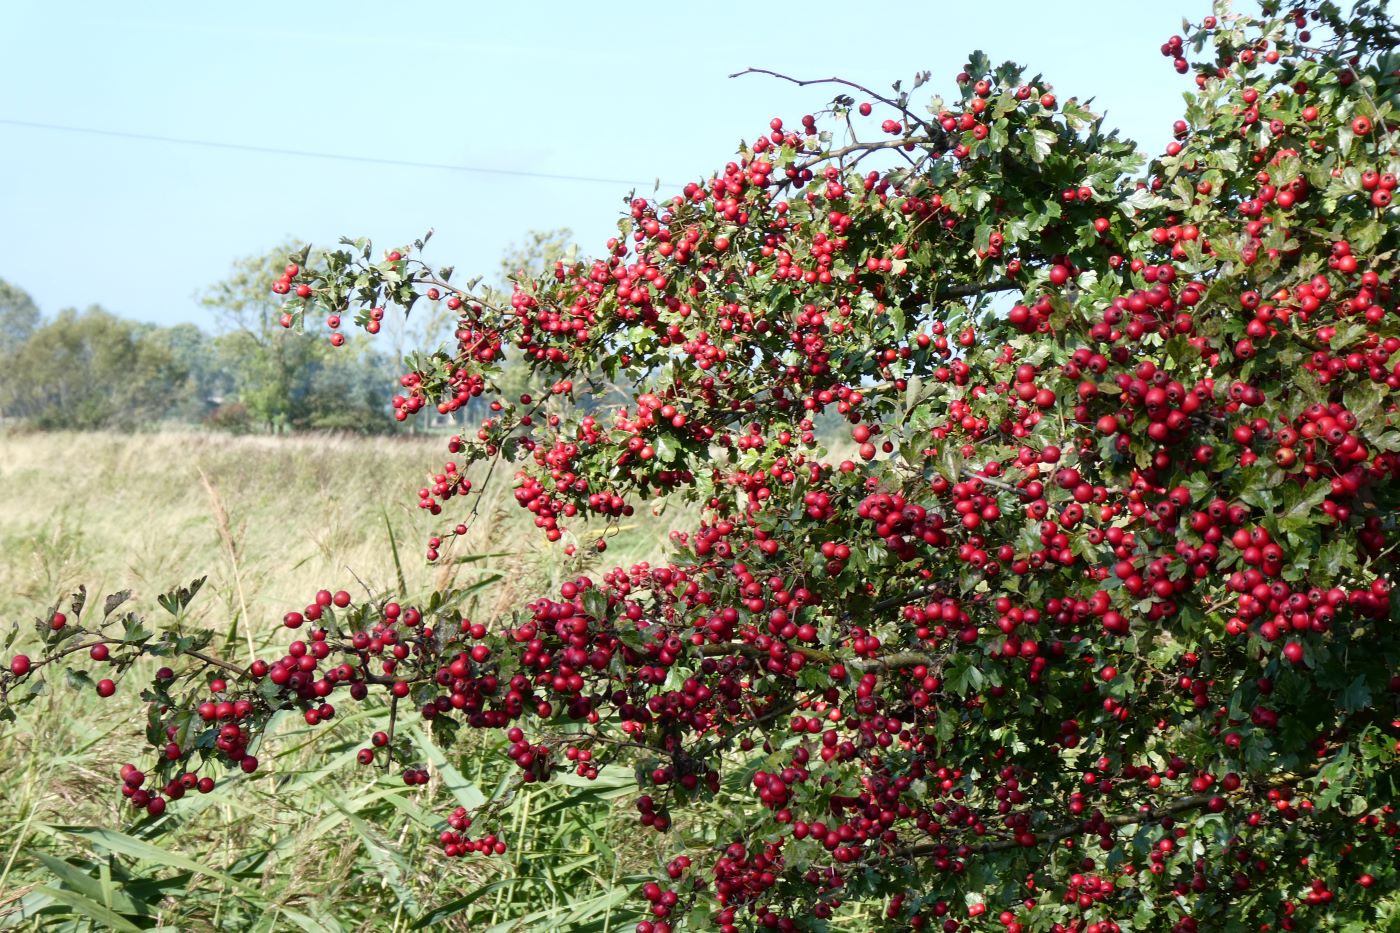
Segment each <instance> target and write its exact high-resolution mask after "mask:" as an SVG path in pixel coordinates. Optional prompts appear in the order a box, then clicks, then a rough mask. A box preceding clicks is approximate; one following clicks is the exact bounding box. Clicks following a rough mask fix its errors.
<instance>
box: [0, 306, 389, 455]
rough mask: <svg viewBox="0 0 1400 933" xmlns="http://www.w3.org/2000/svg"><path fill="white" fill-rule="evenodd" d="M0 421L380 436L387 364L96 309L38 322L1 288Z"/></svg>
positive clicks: (365, 347)
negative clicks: (376, 433) (137, 319)
mask: <svg viewBox="0 0 1400 933" xmlns="http://www.w3.org/2000/svg"><path fill="white" fill-rule="evenodd" d="M0 327H3V332H0V416H3V417H4V419H5V420H6V421H7V422H9V421H13V420H16V419H18V420H20V421H22V422H24V423H26V424H29V425H32V426H34V427H37V428H45V429H53V428H70V429H95V428H109V429H121V430H138V429H143V428H151V427H156V426H160V425H163V424H169V423H171V422H177V423H181V424H187V425H206V426H209V427H212V428H218V429H221V430H229V431H303V430H349V431H388V430H393V426H394V424H395V422H394V421H393V419H392V418H391V417H390V416H389V404H388V400H389V398H390V397H391V396H392V392H393V387H394V385H395V380H396V378H397V376H398V375H399V373H400V369H399V367H398V364H397V362H396V361H395V360H394V359H393V357H392V356H391V355H390V354H387V353H384V352H382V351H380V350H378V349H376V348H374V347H373V346H371V345H370V343H369V341H368V340H365V339H361V340H352V341H349V342H347V344H346V345H345V346H344V347H340V348H339V349H337V348H334V347H332V346H330V344H329V343H328V342H327V341H326V339H325V336H324V334H322V335H319V336H315V335H312V334H305V333H296V332H294V331H288V330H281V329H280V328H279V329H278V331H277V332H267V333H253V332H247V331H243V330H232V331H230V332H228V333H223V334H217V335H214V334H210V333H207V332H205V331H204V330H202V329H201V328H199V327H197V326H196V325H194V324H177V325H175V326H173V327H160V326H157V325H154V324H141V323H137V322H134V321H129V320H126V319H124V318H120V317H117V316H116V315H114V314H112V313H111V312H109V311H106V310H104V309H103V308H102V307H100V306H97V305H94V306H91V307H89V308H87V309H86V310H83V311H78V310H75V309H71V308H70V309H66V310H63V311H60V312H58V314H56V315H54V316H52V317H43V316H41V315H40V314H39V311H38V309H37V308H36V307H35V305H34V302H33V301H32V300H31V299H30V297H29V295H28V294H26V293H25V292H24V291H22V290H21V289H19V288H16V287H14V286H13V285H9V284H6V283H0Z"/></svg>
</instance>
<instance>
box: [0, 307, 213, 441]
mask: <svg viewBox="0 0 1400 933" xmlns="http://www.w3.org/2000/svg"><path fill="white" fill-rule="evenodd" d="M7 362H8V364H9V365H8V366H7V367H6V374H5V376H4V378H3V384H0V385H2V386H3V392H4V402H3V404H4V407H5V409H6V411H7V412H9V413H12V414H14V415H17V416H20V417H23V418H28V419H30V420H31V421H33V422H34V423H35V424H36V425H38V426H39V427H47V428H113V427H119V428H126V429H131V428H137V427H146V426H149V425H151V424H152V423H154V422H157V421H159V420H160V419H161V418H162V417H164V416H165V415H166V414H167V413H168V412H170V411H171V410H172V409H175V408H178V407H179V406H181V405H183V404H185V403H187V402H188V401H189V399H190V398H191V397H192V387H191V386H190V384H189V382H188V380H189V372H190V370H189V363H188V361H187V360H185V359H183V358H178V357H176V356H175V355H173V354H172V353H171V350H170V348H169V347H167V346H163V345H162V344H161V342H160V341H158V340H152V339H148V333H147V331H146V329H145V328H143V327H142V326H140V325H137V324H134V323H132V322H130V321H125V320H123V319H121V318H119V317H117V316H116V315H114V314H111V313H110V312H108V311H106V310H104V309H102V308H101V307H99V306H96V305H94V306H92V307H89V308H88V309H87V310H86V311H83V312H81V313H80V312H78V311H76V310H73V309H71V308H69V309H66V310H63V311H60V312H59V314H58V315H57V316H56V317H55V318H53V319H52V320H50V321H47V322H45V323H43V324H41V325H40V326H39V327H38V328H37V329H36V330H35V331H34V332H33V333H32V334H31V335H30V337H29V339H28V340H27V341H25V342H24V343H23V344H21V345H20V346H19V347H18V348H17V349H16V350H14V351H12V352H11V354H10V355H9V356H8V357H7Z"/></svg>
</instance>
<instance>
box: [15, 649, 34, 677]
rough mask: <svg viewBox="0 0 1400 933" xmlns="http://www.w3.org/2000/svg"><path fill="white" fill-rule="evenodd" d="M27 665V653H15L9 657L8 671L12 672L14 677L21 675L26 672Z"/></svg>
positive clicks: (27, 671)
mask: <svg viewBox="0 0 1400 933" xmlns="http://www.w3.org/2000/svg"><path fill="white" fill-rule="evenodd" d="M29 666H30V665H29V656H28V655H25V654H17V655H15V656H14V657H13V658H11V659H10V673H12V674H14V675H15V676H16V677H23V676H24V675H25V674H28V673H29Z"/></svg>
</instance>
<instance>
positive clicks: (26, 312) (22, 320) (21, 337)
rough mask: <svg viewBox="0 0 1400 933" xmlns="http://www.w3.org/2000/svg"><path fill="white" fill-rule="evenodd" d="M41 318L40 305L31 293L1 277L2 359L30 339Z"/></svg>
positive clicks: (0, 322)
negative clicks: (35, 301)
mask: <svg viewBox="0 0 1400 933" xmlns="http://www.w3.org/2000/svg"><path fill="white" fill-rule="evenodd" d="M39 318H40V315H39V306H38V305H36V304H35V303H34V299H33V298H31V297H30V295H29V293H28V292H26V291H25V290H24V289H22V288H20V287H19V286H17V285H13V284H11V283H9V282H6V281H5V280H4V279H0V359H3V358H4V357H5V355H6V354H8V353H11V352H13V351H14V349H15V348H16V347H18V346H19V345H20V344H22V343H24V341H26V340H28V339H29V335H30V334H32V333H34V328H36V327H38V326H39Z"/></svg>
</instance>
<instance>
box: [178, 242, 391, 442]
mask: <svg viewBox="0 0 1400 933" xmlns="http://www.w3.org/2000/svg"><path fill="white" fill-rule="evenodd" d="M293 252H295V250H294V248H293V247H292V246H291V245H290V244H283V245H282V246H280V247H277V248H275V249H273V250H270V251H269V252H267V253H263V254H261V255H256V256H249V257H245V258H243V259H241V260H239V261H238V262H236V263H235V264H234V267H233V271H232V272H231V273H230V275H229V277H228V278H226V279H224V280H223V281H221V282H218V283H217V284H215V285H213V286H211V287H210V288H209V290H208V291H207V292H206V293H205V294H204V295H203V296H201V298H200V301H201V303H202V304H203V305H204V306H205V307H207V308H209V309H210V310H211V311H212V312H213V313H214V314H215V316H216V318H217V320H219V321H220V322H221V323H222V324H223V326H224V328H225V329H226V332H225V333H224V334H222V335H220V336H219V337H218V338H217V340H216V343H215V346H216V352H217V354H218V360H219V365H220V366H221V367H222V368H224V369H226V370H227V371H228V372H229V373H230V374H231V375H232V381H233V390H234V392H233V394H234V395H236V397H237V400H238V402H239V403H240V404H241V406H243V408H244V409H246V411H247V412H248V415H249V417H251V419H252V420H253V421H254V422H255V423H257V424H260V425H262V426H263V427H264V428H265V429H266V430H272V431H287V430H305V429H313V428H338V429H354V428H358V429H359V430H376V429H377V430H388V429H389V426H388V423H387V422H385V421H384V419H383V417H382V411H383V408H382V405H383V403H382V401H381V400H382V398H383V397H384V395H385V394H386V391H387V390H389V389H390V388H391V387H392V385H393V383H392V379H393V378H394V375H395V374H394V366H393V364H392V363H391V361H390V360H389V358H388V357H386V356H385V355H384V354H382V353H379V352H376V351H375V350H374V349H373V348H371V347H369V346H368V345H366V344H364V343H362V342H361V341H359V340H351V341H350V344H351V349H350V351H349V352H347V353H344V354H339V355H337V354H334V353H333V352H332V349H333V348H332V347H331V345H330V343H329V342H328V341H327V340H326V338H325V337H324V336H321V335H317V334H311V333H307V332H305V331H303V330H299V329H293V328H289V327H287V326H284V324H283V321H282V315H283V310H282V302H281V301H280V299H278V297H277V296H276V295H275V294H274V293H273V291H272V286H273V283H274V282H276V281H277V279H278V277H279V276H281V275H282V272H283V269H284V267H285V266H286V263H287V256H289V255H291V254H292V253H293Z"/></svg>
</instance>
